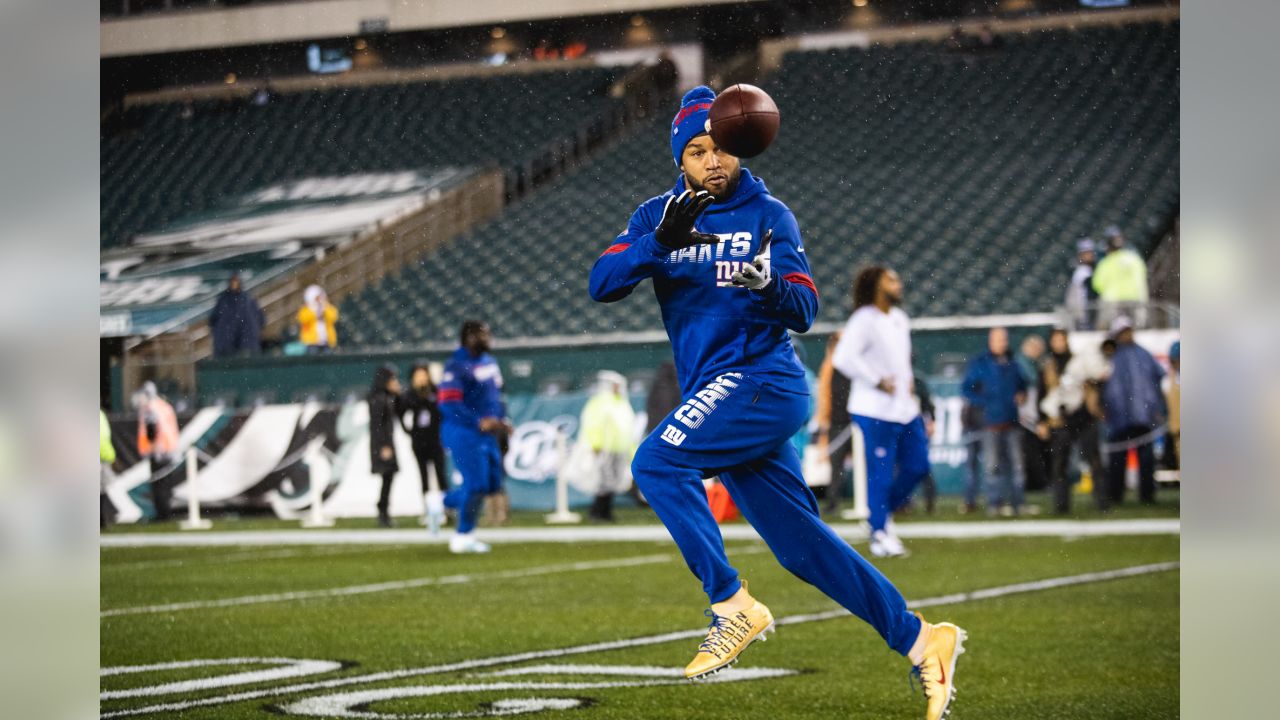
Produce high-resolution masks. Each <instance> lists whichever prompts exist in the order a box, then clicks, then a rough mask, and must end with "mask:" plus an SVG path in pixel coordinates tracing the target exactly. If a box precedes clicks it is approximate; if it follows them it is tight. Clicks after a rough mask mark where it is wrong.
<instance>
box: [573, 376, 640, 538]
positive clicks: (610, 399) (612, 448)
mask: <svg viewBox="0 0 1280 720" xmlns="http://www.w3.org/2000/svg"><path fill="white" fill-rule="evenodd" d="M596 383H597V390H596V393H595V394H594V395H592V396H591V399H590V400H588V401H587V405H586V407H584V408H582V417H581V419H580V421H579V422H580V425H581V427H582V435H581V440H580V442H585V443H586V444H587V445H588V446H589V447H590V448H591V453H592V455H593V456H594V457H595V465H596V469H597V472H598V474H599V478H600V486H599V488H598V489H597V490H596V499H595V502H593V503H592V505H591V512H590V517H591V519H593V520H599V521H603V522H613V496H614V494H615V493H619V492H624V491H626V489H627V485H628V484H629V478H628V474H629V473H630V470H631V458H632V457H634V456H635V454H636V440H635V436H636V414H635V410H633V409H632V408H631V399H630V398H628V397H627V379H626V378H625V377H623V376H622V375H621V374H619V373H616V372H613V371H611V370H602V371H601V372H600V373H599V374H598V375H597V376H596Z"/></svg>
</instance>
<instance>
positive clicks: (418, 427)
mask: <svg viewBox="0 0 1280 720" xmlns="http://www.w3.org/2000/svg"><path fill="white" fill-rule="evenodd" d="M396 414H397V415H398V416H399V417H400V421H401V422H402V423H403V424H404V431H405V432H407V433H409V439H410V440H411V441H412V444H413V455H414V458H415V459H417V461H418V472H419V474H420V476H421V478H422V495H423V497H424V498H425V501H426V514H425V516H424V522H426V524H427V527H429V528H430V529H431V534H432V535H435V534H436V533H438V532H439V531H440V525H441V523H442V522H443V520H444V502H443V498H444V496H443V494H442V492H441V490H442V489H443V488H444V487H447V486H448V480H447V478H448V475H445V470H444V445H442V444H441V443H440V406H439V405H437V404H436V385H435V383H433V382H432V381H431V368H430V366H428V365H427V363H426V362H419V363H417V364H416V365H414V366H413V369H412V370H410V371H409V388H408V389H407V390H405V391H404V394H403V395H401V396H400V405H399V406H397V408H396ZM405 415H408V418H409V419H408V422H405ZM428 468H430V470H428ZM430 472H434V473H435V474H434V477H433V476H432V475H430Z"/></svg>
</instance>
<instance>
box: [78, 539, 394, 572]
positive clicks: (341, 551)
mask: <svg viewBox="0 0 1280 720" xmlns="http://www.w3.org/2000/svg"><path fill="white" fill-rule="evenodd" d="M405 547H408V546H407V545H381V546H376V547H361V546H358V545H352V546H337V547H317V548H316V549H314V550H312V549H308V550H302V549H295V550H268V551H253V552H238V553H228V554H216V555H215V554H209V555H196V556H185V557H181V558H174V559H171V560H137V561H133V562H107V563H102V564H101V566H100V568H101V569H102V570H104V571H105V570H137V569H140V568H162V567H184V566H190V565H201V564H210V565H218V564H222V563H233V562H241V561H251V562H257V561H259V560H281V559H284V558H296V557H303V558H311V557H324V556H329V555H349V554H352V553H364V552H376V551H379V550H401V549H403V548H405Z"/></svg>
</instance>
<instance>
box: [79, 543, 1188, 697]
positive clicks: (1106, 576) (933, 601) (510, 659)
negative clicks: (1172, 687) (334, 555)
mask: <svg viewBox="0 0 1280 720" xmlns="http://www.w3.org/2000/svg"><path fill="white" fill-rule="evenodd" d="M1178 567H1179V564H1178V563H1177V562H1163V563H1155V564H1151V565H1137V566H1133V567H1127V568H1120V569H1118V570H1106V571H1102V572H1091V573H1084V574H1081V575H1068V576H1064V577H1056V578H1047V579H1044V580H1036V581H1032V582H1023V583H1014V584H1012V585H1002V586H999V587H993V588H984V589H980V590H973V591H969V592H963V593H956V594H952V595H940V596H937V597H931V598H923V599H920V600H912V601H909V603H908V604H909V606H910V607H912V608H925V607H933V606H936V605H952V604H956V603H962V602H971V601H974V600H989V599H992V598H998V597H1005V596H1008V595H1017V594H1020V593H1029V592H1038V591H1043V590H1049V589H1052V588H1061V587H1069V586H1072V585H1085V584H1088V583H1096V582H1103V581H1106V580H1116V579H1120V578H1129V577H1136V576H1139V575H1149V574H1152V573H1160V572H1168V571H1170V570H1177V569H1178ZM848 615H849V612H848V611H847V610H845V609H843V608H841V609H838V610H828V611H825V612H819V613H811V614H807V615H790V616H787V617H783V618H779V619H778V622H779V623H781V624H784V625H799V624H802V623H809V622H818V621H822V620H832V619H835V618H840V617H847V616H848ZM705 633H706V629H705V628H696V629H692V630H678V631H675V632H668V633H661V634H658V635H648V636H644V637H637V638H629V639H626V640H613V641H608V642H599V643H589V644H586V645H575V646H573V647H566V648H555V649H549V650H534V651H530V652H522V653H514V654H510V655H496V656H491V657H487V658H477V659H475V660H463V661H460V662H454V663H445V664H442V665H428V666H425V667H418V668H405V669H403V670H388V671H383V672H376V673H368V674H365V675H353V676H350V677H343V678H335V679H333V680H320V681H313V682H305V683H298V684H296V685H289V686H285V687H274V688H263V689H260V690H249V691H245V692H239V693H232V694H229V695H219V696H214V697H207V698H200V699H195V700H179V701H176V702H170V703H163V704H159V705H148V706H146V707H139V708H129V709H126V710H116V711H113V712H106V713H102V714H101V715H100V717H102V718H113V717H125V716H130V715H146V714H150V713H158V712H165V713H171V712H178V711H182V710H186V709H188V708H193V707H206V706H211V705H224V704H227V703H233V702H241V701H245V700H256V699H259V698H264V697H279V696H282V695H293V694H296V693H300V692H306V691H310V690H327V689H331V688H336V687H345V686H349V685H359V684H365V683H376V682H386V681H389V680H400V679H404V678H408V677H418V676H422V675H438V674H440V673H448V672H457V671H460V670H474V669H477V668H486V667H493V666H495V665H508V664H512V663H520V662H528V661H530V660H541V659H544V658H558V657H565V656H568V655H583V654H587V653H594V652H603V651H607V650H622V649H626V648H633V647H640V646H644V645H658V644H661V643H666V642H671V641H673V640H686V639H691V638H697V637H702V636H703V635H704V634H705Z"/></svg>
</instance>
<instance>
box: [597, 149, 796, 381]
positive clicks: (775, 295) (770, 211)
mask: <svg viewBox="0 0 1280 720" xmlns="http://www.w3.org/2000/svg"><path fill="white" fill-rule="evenodd" d="M684 190H685V184H684V176H683V175H682V176H681V177H680V180H678V181H677V182H676V186H675V188H673V189H672V190H671V191H670V192H667V193H664V194H663V195H659V196H658V197H655V198H650V199H649V200H646V201H645V202H644V203H643V204H641V205H640V207H639V208H637V209H636V211H635V213H634V214H632V216H631V222H630V223H629V224H628V225H627V229H626V230H623V231H622V234H620V235H618V237H617V238H616V239H615V240H614V242H613V244H612V245H610V246H609V247H608V248H607V249H606V250H605V251H604V254H602V255H601V256H600V257H599V259H597V260H596V263H595V265H594V266H593V267H592V268H591V297H592V298H593V299H595V300H597V301H599V302H616V301H618V300H621V299H622V298H624V297H626V296H627V295H630V294H631V291H632V290H634V289H635V287H636V285H638V284H640V282H641V281H642V280H644V279H645V278H653V292H654V294H655V295H656V296H657V298H658V303H659V304H660V305H661V306H662V322H663V324H664V325H666V328H667V335H668V336H669V337H670V338H671V346H672V349H673V350H674V351H675V361H676V373H677V374H678V375H679V377H680V386H681V390H682V391H683V394H684V395H686V396H688V395H689V394H690V393H692V391H693V390H694V389H696V388H699V387H702V386H704V385H706V384H707V383H709V382H711V381H712V380H714V379H715V378H716V377H717V376H718V375H721V374H723V373H725V372H741V373H743V374H745V375H756V376H759V375H761V374H772V375H775V376H779V375H780V376H783V377H785V378H788V379H790V380H791V381H792V382H791V383H789V385H793V386H794V387H797V388H803V387H804V370H803V369H802V368H801V366H800V364H799V361H798V360H796V353H795V350H794V349H793V348H792V345H791V337H790V335H788V334H787V330H788V329H790V330H795V331H796V332H804V331H806V330H808V329H809V326H810V325H812V324H813V319H814V317H815V316H816V315H817V313H818V290H817V288H816V287H815V286H814V284H813V279H812V278H811V277H810V275H809V263H808V261H807V260H806V259H805V255H804V245H803V244H802V243H801V241H800V228H799V226H798V225H796V218H795V216H794V215H792V214H791V211H790V210H789V209H787V206H786V205H783V204H782V202H781V201H779V200H778V199H777V198H775V197H773V196H772V195H770V194H769V190H768V188H766V187H765V186H764V182H763V181H761V180H759V179H758V178H756V177H754V176H752V174H751V173H750V171H748V170H747V169H746V168H743V169H742V176H741V178H740V180H739V182H738V188H737V190H736V191H734V193H733V195H732V196H731V197H730V198H728V199H727V200H725V201H722V202H719V201H718V202H715V203H713V204H712V205H711V207H709V208H708V209H707V211H706V212H704V213H703V214H702V217H700V218H698V221H697V223H696V225H695V227H696V229H697V230H699V231H701V232H704V233H713V234H715V235H718V236H719V237H720V242H719V243H716V244H714V245H695V246H693V247H688V248H685V249H683V250H676V251H672V250H668V249H667V248H665V247H663V246H662V245H661V244H659V243H658V241H657V239H655V238H654V236H653V231H654V230H655V229H656V228H657V227H658V223H659V222H661V220H662V211H663V209H664V208H665V206H666V203H667V198H669V197H671V196H672V195H676V196H678V195H679V194H680V193H682V192H684ZM769 230H773V241H772V243H771V245H770V247H769V250H768V251H767V252H766V253H765V255H764V259H765V263H766V267H769V268H770V274H771V277H772V280H771V281H770V282H769V284H768V285H766V286H765V287H764V288H763V289H762V290H760V291H755V290H747V289H744V288H739V287H734V286H733V285H732V284H731V277H732V275H733V273H734V272H736V271H737V270H738V269H739V268H741V267H742V266H743V265H744V264H746V263H750V262H751V261H752V259H754V258H755V256H756V253H757V252H758V251H759V248H760V241H761V239H762V238H763V237H764V234H765V232H767V231H769ZM779 379H781V378H779Z"/></svg>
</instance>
